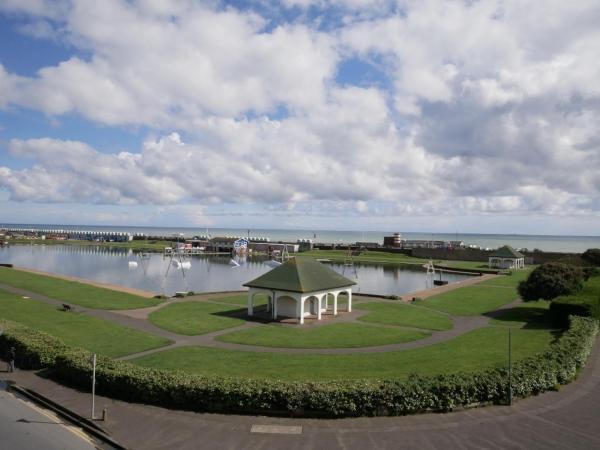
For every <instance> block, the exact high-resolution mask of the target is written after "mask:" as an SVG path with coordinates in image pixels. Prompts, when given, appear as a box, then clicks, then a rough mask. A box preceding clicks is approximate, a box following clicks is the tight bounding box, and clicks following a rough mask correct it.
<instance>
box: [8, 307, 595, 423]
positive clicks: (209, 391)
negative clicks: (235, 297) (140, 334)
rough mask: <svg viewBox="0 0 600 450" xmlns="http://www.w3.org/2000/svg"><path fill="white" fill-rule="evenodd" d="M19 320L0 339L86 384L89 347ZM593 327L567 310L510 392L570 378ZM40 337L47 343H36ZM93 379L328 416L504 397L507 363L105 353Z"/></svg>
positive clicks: (238, 408)
mask: <svg viewBox="0 0 600 450" xmlns="http://www.w3.org/2000/svg"><path fill="white" fill-rule="evenodd" d="M24 328H25V327H14V326H9V327H8V328H6V329H5V333H4V334H3V335H2V336H0V345H2V346H6V343H5V341H6V342H13V343H14V342H19V349H20V351H24V352H27V353H28V354H30V355H31V356H32V357H35V358H37V361H39V362H40V364H42V365H43V364H44V363H47V364H48V365H49V366H52V367H53V368H54V376H55V377H56V378H58V379H59V380H62V381H64V382H67V383H69V384H71V385H74V386H77V387H80V388H83V389H89V387H90V386H89V385H90V378H91V367H90V357H91V354H90V353H89V352H87V351H84V350H78V349H66V348H64V345H62V344H57V343H56V342H55V341H54V340H48V341H46V339H47V335H43V333H37V334H40V335H42V336H41V337H39V338H33V337H32V335H34V334H36V332H33V331H31V330H29V331H27V330H24ZM597 333H598V322H597V321H596V320H594V319H590V318H584V317H572V318H571V326H570V329H569V330H568V331H566V332H565V333H563V335H562V336H561V337H560V338H559V339H557V340H556V341H555V342H554V343H553V344H552V345H551V346H550V348H549V350H548V351H546V352H543V353H541V354H538V355H536V356H533V357H530V358H527V359H524V360H521V361H518V362H517V363H515V364H514V365H513V371H512V387H513V395H514V396H516V397H526V396H529V395H534V394H538V393H540V392H544V391H547V390H550V389H554V388H556V386H557V385H559V384H564V383H568V382H569V381H571V380H573V379H574V378H575V376H576V375H577V372H578V370H579V369H580V368H581V367H583V366H584V365H585V362H586V360H587V357H588V355H589V353H590V351H591V349H592V346H593V343H594V341H595V336H596V334H597ZM21 338H24V339H23V340H21ZM40 342H47V343H48V344H49V345H50V347H51V348H50V349H48V350H42V349H41V348H40V346H39V343H40ZM59 349H60V351H59ZM96 380H97V381H96V389H97V392H98V393H99V394H103V395H107V396H110V397H113V398H118V399H121V400H126V401H135V402H142V403H148V404H154V405H159V406H165V407H170V408H177V409H188V410H193V411H211V412H237V413H261V414H271V415H273V414H283V415H295V416H327V417H343V416H373V415H404V414H411V413H417V412H425V411H450V410H452V409H455V408H458V407H466V406H470V405H476V404H486V403H503V402H504V401H505V399H506V398H507V390H508V372H507V369H506V368H498V369H488V370H482V371H481V372H477V373H464V374H454V375H440V376H437V377H421V376H418V375H414V376H411V377H410V378H409V379H408V380H386V381H340V382H316V383H290V382H282V381H263V380H246V379H233V378H226V377H204V376H199V375H193V374H188V373H184V372H175V371H165V370H155V369H148V368H143V367H139V366H136V365H134V364H131V363H127V362H123V361H115V360H111V359H109V358H106V357H100V358H98V363H97V368H96Z"/></svg>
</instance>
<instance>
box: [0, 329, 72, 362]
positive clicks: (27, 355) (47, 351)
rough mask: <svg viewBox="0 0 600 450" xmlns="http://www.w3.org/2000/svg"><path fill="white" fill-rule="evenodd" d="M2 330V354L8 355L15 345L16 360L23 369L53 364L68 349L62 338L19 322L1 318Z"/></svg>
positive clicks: (0, 353)
mask: <svg viewBox="0 0 600 450" xmlns="http://www.w3.org/2000/svg"><path fill="white" fill-rule="evenodd" d="M0 330H2V334H1V335H0V356H4V355H6V353H7V352H8V349H9V348H10V347H15V351H16V354H17V358H16V361H15V362H16V365H17V367H20V368H22V369H41V368H42V367H50V366H53V365H54V363H55V361H56V357H57V355H59V354H61V353H64V352H65V351H66V350H67V349H68V347H67V346H66V345H65V344H64V343H63V342H62V341H61V340H60V339H57V338H55V337H54V336H50V335H49V334H46V333H42V332H41V331H36V330H33V329H31V328H29V327H26V326H25V325H21V324H19V323H15V322H11V321H8V320H0Z"/></svg>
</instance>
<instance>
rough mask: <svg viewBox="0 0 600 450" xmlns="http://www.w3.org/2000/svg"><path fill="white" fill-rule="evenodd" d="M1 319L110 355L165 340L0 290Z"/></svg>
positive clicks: (138, 349)
mask: <svg viewBox="0 0 600 450" xmlns="http://www.w3.org/2000/svg"><path fill="white" fill-rule="evenodd" d="M0 318H2V319H7V320H12V321H15V322H20V323H22V324H24V325H27V326H29V327H32V328H34V329H36V330H39V331H43V332H45V333H48V334H51V335H52V336H55V337H57V338H59V339H62V340H63V341H64V342H65V343H66V344H67V345H70V346H74V347H82V348H85V349H87V350H89V351H92V352H96V353H99V354H103V355H106V356H110V357H118V356H124V355H129V354H132V353H138V352H143V351H145V350H150V349H152V348H156V347H161V346H163V345H166V344H168V343H169V341H168V340H166V339H163V338H160V337H157V336H154V335H151V334H148V333H143V332H141V331H137V330H132V329H131V328H127V327H124V326H121V325H116V324H113V323H111V322H107V321H105V320H102V319H97V318H95V317H90V316H86V315H85V314H82V313H75V312H63V311H59V310H58V309H57V308H56V307H54V306H51V305H47V304H45V303H41V302H38V301H35V300H31V299H23V298H22V297H21V296H18V295H15V294H12V293H9V292H6V291H2V290H0Z"/></svg>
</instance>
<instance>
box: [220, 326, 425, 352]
mask: <svg viewBox="0 0 600 450" xmlns="http://www.w3.org/2000/svg"><path fill="white" fill-rule="evenodd" d="M427 336H429V333H427V332H422V331H413V330H403V329H400V328H399V329H394V328H384V327H378V328H374V327H372V326H369V325H361V324H358V323H334V324H331V325H321V326H317V327H310V328H308V327H307V328H296V327H293V328H292V327H290V326H282V325H264V326H257V327H253V328H248V329H246V330H240V331H236V332H233V333H229V334H224V335H221V336H218V337H217V340H219V341H223V342H233V343H236V344H244V345H261V346H264V347H286V348H355V347H371V346H376V345H386V344H395V343H398V342H408V341H415V340H417V339H422V338H424V337H427Z"/></svg>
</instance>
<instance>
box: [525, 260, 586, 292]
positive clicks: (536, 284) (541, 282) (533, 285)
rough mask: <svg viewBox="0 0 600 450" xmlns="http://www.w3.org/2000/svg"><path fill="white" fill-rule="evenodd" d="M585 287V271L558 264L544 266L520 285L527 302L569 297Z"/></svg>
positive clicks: (551, 263) (552, 263) (535, 270)
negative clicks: (562, 296) (561, 296)
mask: <svg viewBox="0 0 600 450" xmlns="http://www.w3.org/2000/svg"><path fill="white" fill-rule="evenodd" d="M582 287H583V271H582V270H581V269H580V268H578V267H573V266H567V265H565V264H560V263H556V262H550V263H546V264H542V265H541V266H539V267H537V268H536V269H534V270H533V272H531V274H530V275H529V277H528V278H527V280H525V281H521V283H519V294H520V295H521V297H522V298H523V300H525V301H529V300H539V299H544V300H551V299H553V298H555V297H558V296H559V295H569V294H571V293H573V292H577V291H580V290H581V288H582Z"/></svg>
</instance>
